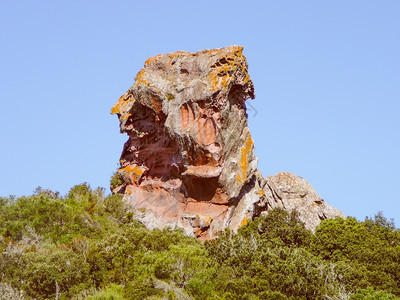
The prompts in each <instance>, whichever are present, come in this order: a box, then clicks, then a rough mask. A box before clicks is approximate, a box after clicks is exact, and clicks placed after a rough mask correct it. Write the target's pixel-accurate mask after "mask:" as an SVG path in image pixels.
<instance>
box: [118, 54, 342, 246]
mask: <svg viewBox="0 0 400 300" xmlns="http://www.w3.org/2000/svg"><path fill="white" fill-rule="evenodd" d="M247 70H248V65H247V61H246V58H245V56H244V55H243V47H239V46H231V47H225V48H221V49H212V50H203V51H199V52H195V53H188V52H183V51H178V52H174V53H169V54H164V55H157V56H154V57H151V58H149V59H148V60H147V61H146V62H145V65H144V68H143V69H142V70H140V71H139V73H138V74H137V75H136V77H135V82H134V83H133V85H132V86H131V87H130V88H129V89H128V91H127V92H126V93H125V94H124V95H122V96H121V97H120V98H119V100H118V101H117V103H116V104H115V105H114V106H113V107H112V109H111V113H112V114H116V115H117V116H118V118H119V121H120V130H121V133H126V134H127V135H128V137H129V138H128V141H127V142H126V143H125V145H124V147H123V151H122V154H121V158H120V165H121V167H120V169H119V170H118V176H119V177H120V178H121V179H122V181H121V184H120V185H118V186H116V187H113V189H112V191H113V192H114V193H123V194H124V195H125V196H124V199H125V201H126V202H128V203H129V204H131V207H132V208H133V209H134V210H135V211H136V212H137V214H136V217H137V218H138V219H139V220H141V221H142V222H143V223H144V224H145V225H146V226H147V227H148V228H162V227H165V226H171V227H181V228H183V229H184V230H185V232H186V233H187V234H189V235H194V236H196V237H199V238H201V239H210V238H213V237H215V236H216V235H218V232H219V231H221V230H223V229H225V228H230V229H232V230H234V231H235V230H237V228H239V227H240V226H242V225H244V224H246V223H247V221H248V220H251V219H252V218H254V217H255V216H258V215H260V214H262V213H265V212H267V211H268V210H270V209H271V208H274V207H277V206H279V207H284V208H286V209H288V210H290V209H296V210H298V211H299V212H300V217H301V218H302V220H304V221H305V222H306V226H307V227H308V228H309V229H311V230H313V229H314V228H315V226H317V225H318V223H319V222H320V220H321V219H324V218H328V217H335V216H343V214H342V213H341V212H340V211H338V210H336V209H334V208H332V207H331V206H329V205H327V204H326V203H325V202H324V201H323V200H322V199H321V198H320V197H319V196H318V195H317V193H316V192H315V191H314V190H313V189H312V187H311V186H310V185H309V184H308V183H307V182H306V181H305V180H304V179H301V178H300V177H298V176H296V175H292V174H288V173H280V174H278V175H276V176H268V177H267V178H263V176H262V175H261V173H260V172H259V171H258V170H257V161H258V160H257V157H256V155H255V153H254V143H253V140H252V138H251V135H250V131H249V128H248V124H247V114H246V103H245V102H246V100H248V99H250V98H251V99H254V98H255V93H254V86H253V82H252V81H251V79H250V76H249V74H248V72H247Z"/></svg>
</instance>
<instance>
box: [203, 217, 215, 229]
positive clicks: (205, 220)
mask: <svg viewBox="0 0 400 300" xmlns="http://www.w3.org/2000/svg"><path fill="white" fill-rule="evenodd" d="M211 221H212V218H211V217H208V216H207V217H203V218H201V223H202V224H203V226H205V227H208V226H210V224H211Z"/></svg>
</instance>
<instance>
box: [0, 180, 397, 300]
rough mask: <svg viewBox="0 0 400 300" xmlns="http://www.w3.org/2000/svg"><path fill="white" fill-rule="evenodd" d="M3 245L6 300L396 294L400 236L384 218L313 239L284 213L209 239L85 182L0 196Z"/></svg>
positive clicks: (327, 226)
mask: <svg viewBox="0 0 400 300" xmlns="http://www.w3.org/2000/svg"><path fill="white" fill-rule="evenodd" d="M138 213H140V212H138ZM0 252H1V253H0V298H1V299H146V298H148V299H157V298H163V299H190V298H194V299H399V298H400V231H399V230H398V229H396V228H395V226H394V224H393V223H392V222H390V221H388V220H386V219H385V218H384V217H383V216H382V215H381V214H378V215H376V216H375V218H373V219H369V218H367V219H366V220H365V221H363V222H360V221H357V220H356V219H354V218H351V217H349V218H347V219H345V220H343V219H335V220H325V221H323V222H322V223H321V225H320V226H319V227H318V228H317V230H316V232H315V234H312V233H311V232H309V231H307V230H306V229H305V228H304V226H303V224H302V223H301V222H300V221H299V219H298V218H297V216H296V214H295V213H292V214H289V213H287V212H285V211H283V210H278V209H276V210H274V211H271V213H270V214H269V215H268V216H266V217H260V218H256V219H255V220H254V221H253V222H250V223H249V224H248V225H246V226H244V227H242V228H241V229H240V230H239V233H238V234H236V235H235V234H233V233H232V232H230V231H226V232H224V233H223V234H221V237H220V238H218V239H216V240H213V241H209V242H206V243H205V244H202V243H201V242H199V241H198V240H197V239H195V238H191V237H187V236H185V235H184V234H183V233H182V232H181V231H179V230H169V229H165V230H153V231H149V230H147V229H145V228H144V227H143V226H142V225H141V224H139V223H138V222H137V221H135V220H134V219H133V214H132V212H128V210H127V207H126V206H125V205H124V203H123V201H122V199H121V196H120V195H112V196H105V194H104V190H103V189H96V190H92V189H91V188H90V187H89V186H88V185H87V184H81V185H77V186H75V187H73V188H72V189H71V190H70V192H69V193H68V194H67V195H66V196H64V197H60V196H59V195H58V194H57V193H54V192H52V191H49V190H42V189H37V191H36V192H35V193H34V194H33V195H32V196H29V197H20V198H14V197H8V198H0Z"/></svg>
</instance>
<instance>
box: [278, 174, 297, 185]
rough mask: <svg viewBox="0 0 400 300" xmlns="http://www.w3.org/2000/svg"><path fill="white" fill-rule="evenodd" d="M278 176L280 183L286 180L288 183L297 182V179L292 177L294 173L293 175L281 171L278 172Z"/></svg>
mask: <svg viewBox="0 0 400 300" xmlns="http://www.w3.org/2000/svg"><path fill="white" fill-rule="evenodd" d="M276 176H277V177H278V181H279V182H280V183H282V182H284V181H285V183H286V184H287V185H293V184H295V181H294V179H293V178H292V175H291V174H290V173H287V172H281V173H278V174H276Z"/></svg>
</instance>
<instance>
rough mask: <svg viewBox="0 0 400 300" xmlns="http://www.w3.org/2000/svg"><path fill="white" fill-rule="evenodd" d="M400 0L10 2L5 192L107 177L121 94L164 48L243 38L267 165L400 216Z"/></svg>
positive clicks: (364, 208) (253, 122)
mask: <svg viewBox="0 0 400 300" xmlns="http://www.w3.org/2000/svg"><path fill="white" fill-rule="evenodd" d="M399 15H400V2H399V1H387V0H383V1H367V0H362V1H354V0H353V1H338V0H335V1H201V2H199V1H1V3H0V38H1V47H0V54H1V55H0V70H1V71H0V99H1V112H0V122H1V123H0V125H1V126H0V134H1V147H0V170H1V172H0V174H1V175H0V195H2V196H8V195H10V194H14V195H24V194H25V195H26V194H31V193H32V191H33V190H34V189H35V188H36V187H37V186H42V187H45V188H50V189H53V190H58V191H60V192H61V193H62V194H65V193H66V192H67V191H68V189H69V188H70V187H72V186H73V185H75V184H78V183H82V182H85V181H86V182H88V183H89V184H90V185H91V186H92V187H97V186H103V187H107V189H108V182H109V177H110V175H111V174H112V172H113V171H115V170H116V168H117V167H118V159H119V156H120V153H121V150H122V146H123V143H124V142H125V141H126V136H124V135H121V134H119V128H118V121H117V118H116V117H115V116H111V115H110V114H109V111H110V108H111V106H112V105H113V104H114V102H115V101H116V100H117V99H118V97H119V96H120V95H121V94H123V93H124V92H125V91H126V90H127V89H128V88H129V86H130V85H131V84H132V83H133V78H134V76H135V75H136V73H137V72H138V71H139V70H140V69H141V68H142V66H143V63H144V61H145V60H146V59H147V58H148V57H150V56H153V55H156V54H159V53H167V52H173V51H176V50H185V51H196V50H201V49H205V48H219V47H223V46H228V45H233V44H237V45H242V46H244V47H245V50H244V53H245V55H246V56H247V59H248V62H249V66H250V67H249V72H250V76H251V78H252V79H253V81H254V84H255V89H256V99H255V100H254V101H252V102H251V104H252V106H253V107H254V108H255V109H256V110H257V114H255V113H254V112H253V111H249V124H250V129H251V132H252V136H253V139H254V141H255V144H256V153H257V155H258V157H259V168H260V170H261V171H262V173H263V174H264V176H266V175H269V174H275V173H277V172H280V171H286V172H292V173H295V174H297V175H300V176H302V177H303V178H305V179H307V180H308V181H309V182H310V183H311V185H313V187H314V188H315V189H316V190H317V192H318V193H319V194H320V195H321V196H322V197H323V198H324V199H325V200H326V201H327V202H329V203H330V204H332V205H334V206H335V207H337V208H339V209H341V210H342V211H343V212H344V213H345V214H346V215H351V216H356V217H357V218H359V219H363V218H364V217H365V216H373V215H374V214H375V213H377V212H378V211H383V213H384V215H385V216H386V217H388V218H394V219H395V222H396V225H397V226H398V227H399V225H400V209H399V208H400V204H399V200H400V199H399V191H398V187H399V185H400V175H399V174H400V158H399V155H400V141H399V140H400V133H399V131H400V103H399V98H400V21H399Z"/></svg>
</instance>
